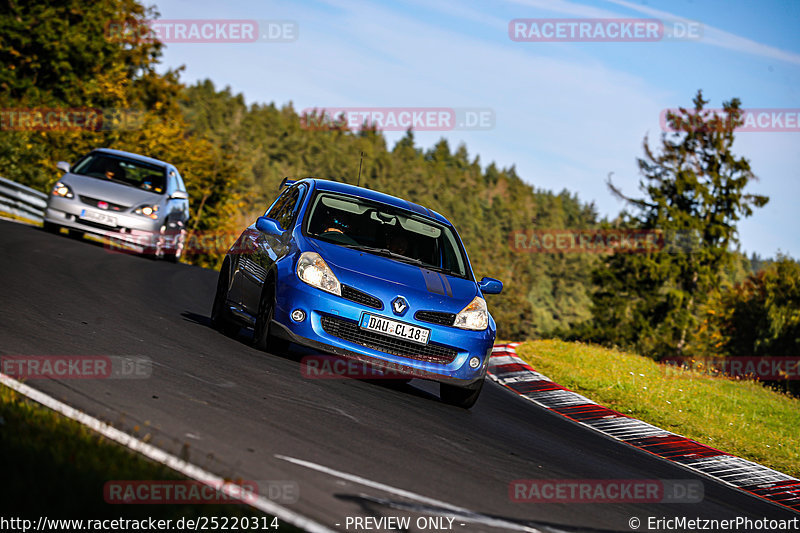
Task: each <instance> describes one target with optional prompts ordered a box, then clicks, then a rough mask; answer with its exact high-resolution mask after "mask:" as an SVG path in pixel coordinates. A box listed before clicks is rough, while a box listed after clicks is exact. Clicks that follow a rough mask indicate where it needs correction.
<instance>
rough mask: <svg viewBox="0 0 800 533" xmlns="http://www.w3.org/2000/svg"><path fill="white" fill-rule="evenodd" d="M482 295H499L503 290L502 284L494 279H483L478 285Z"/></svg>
mask: <svg viewBox="0 0 800 533" xmlns="http://www.w3.org/2000/svg"><path fill="white" fill-rule="evenodd" d="M478 287H480V289H481V292H482V293H483V294H500V292H501V291H502V290H503V282H502V281H500V280H499V279H494V278H483V279H482V280H481V281H480V283H478Z"/></svg>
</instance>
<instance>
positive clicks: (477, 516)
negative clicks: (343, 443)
mask: <svg viewBox="0 0 800 533" xmlns="http://www.w3.org/2000/svg"><path fill="white" fill-rule="evenodd" d="M275 457H276V458H278V459H282V460H284V461H287V462H289V463H293V464H296V465H298V466H303V467H306V468H310V469H311V470H316V471H318V472H322V473H324V474H328V475H330V476H333V477H338V478H340V479H346V480H347V481H351V482H353V483H358V484H359V485H364V486H366V487H372V488H373V489H378V490H380V491H383V492H388V493H389V494H395V495H397V496H401V497H403V498H407V499H409V500H415V501H418V502H422V503H424V504H426V505H430V506H433V507H441V508H442V509H449V510H450V511H453V512H454V513H462V514H464V515H466V516H469V517H470V518H471V520H472V521H473V522H475V523H480V524H484V525H487V526H490V527H504V528H506V529H513V530H515V531H526V532H529V533H542V531H541V530H539V529H536V528H534V527H530V526H526V525H523V524H518V523H516V522H511V521H508V520H504V519H502V518H494V517H492V516H487V515H484V514H481V513H478V512H475V511H470V510H469V509H466V508H464V507H459V506H457V505H453V504H452V503H447V502H443V501H441V500H436V499H434V498H429V497H427V496H422V495H421V494H417V493H415V492H411V491H410V490H406V489H399V488H397V487H392V486H391V485H387V484H385V483H381V482H379V481H372V480H371V479H367V478H364V477H361V476H357V475H355V474H348V473H347V472H342V471H339V470H334V469H333V468H329V467H327V466H323V465H319V464H316V463H312V462H311V461H306V460H303V459H297V458H295V457H289V456H286V455H278V454H276V455H275Z"/></svg>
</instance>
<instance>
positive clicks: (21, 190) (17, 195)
mask: <svg viewBox="0 0 800 533" xmlns="http://www.w3.org/2000/svg"><path fill="white" fill-rule="evenodd" d="M46 207H47V195H46V194H45V193H43V192H40V191H37V190H36V189H31V188H30V187H26V186H25V185H20V184H19V183H17V182H14V181H11V180H7V179H5V178H0V213H10V214H12V215H16V216H18V217H21V218H25V219H28V220H33V221H36V222H42V220H43V219H44V210H45V208H46Z"/></svg>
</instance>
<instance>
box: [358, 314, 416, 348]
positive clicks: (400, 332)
mask: <svg viewBox="0 0 800 533" xmlns="http://www.w3.org/2000/svg"><path fill="white" fill-rule="evenodd" d="M359 326H361V329H366V330H368V331H374V332H376V333H382V334H384V335H389V336H390V337H397V338H398V339H404V340H407V341H411V342H416V343H417V344H428V337H430V334H431V330H429V329H425V328H420V327H417V326H412V325H411V324H405V323H403V322H397V321H396V320H392V319H390V318H386V317H383V316H378V315H371V314H369V313H364V314H363V315H361V322H360V323H359Z"/></svg>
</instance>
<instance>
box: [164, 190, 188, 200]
mask: <svg viewBox="0 0 800 533" xmlns="http://www.w3.org/2000/svg"><path fill="white" fill-rule="evenodd" d="M169 199H170V200H188V199H189V193H188V192H186V191H175V192H174V193H172V194H170V195H169Z"/></svg>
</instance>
